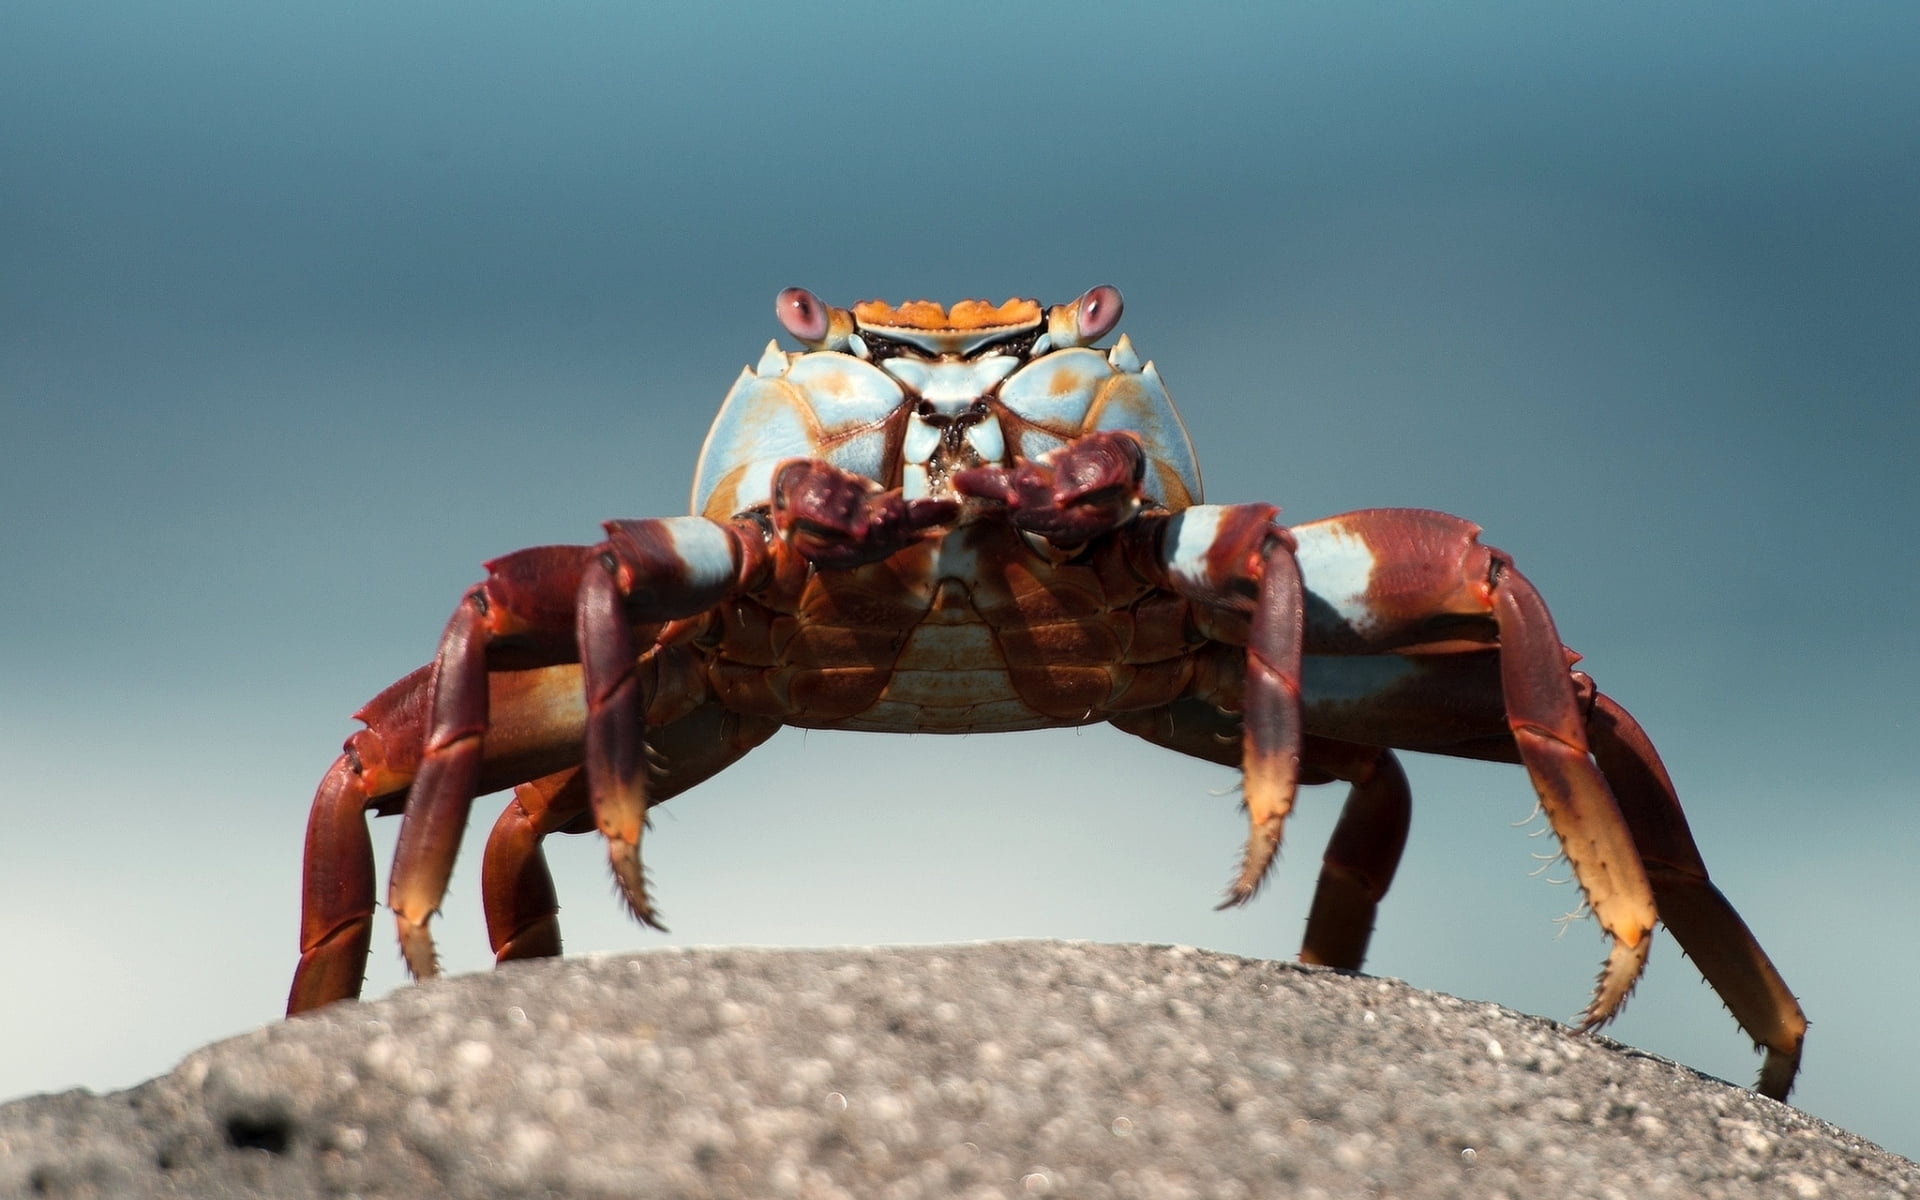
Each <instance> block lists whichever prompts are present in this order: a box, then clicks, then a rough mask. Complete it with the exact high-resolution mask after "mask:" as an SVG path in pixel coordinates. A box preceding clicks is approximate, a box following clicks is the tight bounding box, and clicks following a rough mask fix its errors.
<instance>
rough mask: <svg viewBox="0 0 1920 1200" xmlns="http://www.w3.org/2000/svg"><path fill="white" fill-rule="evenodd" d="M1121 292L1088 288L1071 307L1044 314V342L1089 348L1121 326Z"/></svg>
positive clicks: (1104, 287) (1110, 287)
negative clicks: (1045, 326) (1045, 332)
mask: <svg viewBox="0 0 1920 1200" xmlns="http://www.w3.org/2000/svg"><path fill="white" fill-rule="evenodd" d="M1122 307H1123V306H1122V303H1121V300H1120V289H1119V288H1117V287H1114V286H1113V285H1112V284H1110V283H1103V284H1101V285H1100V286H1099V287H1096V288H1088V289H1087V290H1086V291H1085V292H1083V293H1081V296H1080V298H1079V299H1078V300H1075V301H1074V302H1073V303H1072V304H1062V305H1060V306H1059V307H1058V308H1055V309H1052V310H1051V311H1049V312H1048V313H1047V340H1048V342H1049V343H1050V345H1052V346H1056V347H1066V346H1090V345H1092V344H1093V343H1095V342H1097V341H1099V340H1100V339H1101V338H1103V337H1105V336H1107V335H1108V334H1109V333H1112V332H1113V327H1114V326H1116V325H1118V324H1119V323H1120V310H1121V308H1122Z"/></svg>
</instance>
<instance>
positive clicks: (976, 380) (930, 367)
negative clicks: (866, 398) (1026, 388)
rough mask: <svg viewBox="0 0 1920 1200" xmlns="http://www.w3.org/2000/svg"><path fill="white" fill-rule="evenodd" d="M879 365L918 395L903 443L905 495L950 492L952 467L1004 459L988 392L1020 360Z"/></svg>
mask: <svg viewBox="0 0 1920 1200" xmlns="http://www.w3.org/2000/svg"><path fill="white" fill-rule="evenodd" d="M880 365H881V369H882V370H884V371H886V372H887V373H888V374H889V375H892V376H893V377H894V379H895V380H897V381H898V382H899V383H900V384H901V386H902V387H904V388H906V389H907V390H908V391H909V392H910V393H912V395H913V396H914V397H915V399H914V400H913V401H912V402H911V403H912V404H913V411H912V414H911V415H910V416H909V417H908V418H907V435H906V439H905V441H904V443H903V444H902V445H901V449H900V457H901V472H900V486H901V488H902V490H903V491H904V492H905V494H906V498H907V499H909V500H923V499H935V498H945V497H949V496H951V495H953V488H952V486H951V485H950V484H949V483H948V482H947V480H948V477H949V476H950V475H952V473H953V472H955V471H964V470H966V469H967V468H968V467H978V466H985V465H987V464H990V463H993V464H998V463H1002V462H1004V461H1005V459H1006V455H1007V440H1006V437H1005V435H1004V434H1003V433H1002V432H1001V430H1000V420H999V418H998V417H996V416H994V414H993V410H992V409H990V408H988V407H987V403H986V397H987V396H988V395H990V394H991V393H992V392H993V390H994V389H995V388H998V387H999V386H1000V384H1001V382H1002V381H1004V380H1005V379H1006V378H1007V376H1009V375H1011V374H1013V372H1014V371H1015V370H1016V369H1017V368H1018V367H1019V366H1020V360H1019V359H1018V358H1015V357H1014V356H1012V355H1009V354H993V355H988V356H987V357H985V358H976V359H973V360H972V361H968V362H926V361H924V360H919V359H912V358H890V359H888V360H886V361H885V362H883V363H881V364H880Z"/></svg>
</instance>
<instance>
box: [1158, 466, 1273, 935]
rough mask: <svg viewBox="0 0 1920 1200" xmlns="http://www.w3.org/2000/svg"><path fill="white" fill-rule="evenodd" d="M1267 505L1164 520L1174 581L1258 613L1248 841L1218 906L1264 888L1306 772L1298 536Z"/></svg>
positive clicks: (1249, 657)
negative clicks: (1302, 750) (1303, 761)
mask: <svg viewBox="0 0 1920 1200" xmlns="http://www.w3.org/2000/svg"><path fill="white" fill-rule="evenodd" d="M1276 511H1277V510H1276V509H1274V508H1273V507H1272V506H1271V505H1265V504H1239V505H1233V506H1230V507H1227V506H1220V505H1210V504H1201V505H1194V506H1193V507H1191V508H1188V509H1186V510H1184V511H1182V512H1181V513H1180V514H1179V515H1177V516H1175V517H1174V518H1173V519H1172V520H1170V521H1168V522H1167V523H1166V526H1165V540H1164V542H1163V546H1162V551H1161V553H1162V555H1163V560H1164V561H1163V564H1162V565H1163V568H1164V569H1165V571H1166V573H1167V582H1168V583H1169V584H1170V585H1171V586H1172V588H1173V589H1174V590H1175V591H1176V592H1179V593H1180V594H1181V595H1183V596H1185V597H1187V598H1188V599H1189V600H1192V601H1194V602H1195V603H1196V604H1197V605H1199V606H1200V608H1201V609H1202V611H1203V613H1205V612H1213V613H1221V614H1231V615H1235V616H1237V615H1238V614H1246V613H1251V617H1252V620H1251V622H1250V625H1249V626H1248V629H1247V632H1246V634H1245V638H1246V678H1245V680H1244V682H1243V684H1242V711H1241V725H1242V733H1241V738H1242V743H1241V755H1240V769H1241V776H1242V787H1243V796H1244V798H1245V801H1246V808H1247V824H1248V834H1247V848H1246V852H1245V854H1244V855H1243V856H1242V859H1241V865H1240V870H1239V871H1238V872H1237V873H1236V874H1235V876H1234V880H1233V882H1232V883H1231V884H1229V885H1228V887H1227V895H1226V899H1224V900H1222V901H1221V903H1220V907H1222V908H1229V907H1232V906H1234V905H1239V904H1245V903H1246V902H1247V901H1248V900H1250V899H1252V898H1253V895H1254V893H1255V892H1256V891H1258V890H1259V888H1260V884H1261V882H1262V881H1263V880H1264V879H1265V878H1266V875H1267V871H1268V870H1269V869H1270V868H1271V867H1272V866H1273V859H1274V855H1275V854H1277V853H1278V852H1279V850H1280V837H1281V831H1282V829H1283V828H1284V826H1285V824H1286V819H1287V814H1288V813H1290V812H1292V811H1293V798H1294V791H1295V788H1296V787H1297V785H1298V783H1299V778H1300V744H1301V730H1300V657H1301V649H1302V640H1303V630H1304V627H1305V620H1306V618H1305V599H1304V595H1303V591H1302V585H1301V579H1300V568H1299V565H1298V564H1297V563H1296V562H1295V561H1294V549H1295V547H1294V541H1293V536H1292V535H1291V534H1289V533H1288V532H1287V531H1286V530H1285V529H1283V528H1281V527H1280V526H1278V525H1275V524H1274V523H1273V515H1274V513H1275V512H1276Z"/></svg>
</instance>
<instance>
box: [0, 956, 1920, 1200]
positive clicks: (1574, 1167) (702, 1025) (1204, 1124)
mask: <svg viewBox="0 0 1920 1200" xmlns="http://www.w3.org/2000/svg"><path fill="white" fill-rule="evenodd" d="M0 1195H5V1196H26V1195H32V1196H54V1197H94V1196H100V1197H106V1196H112V1197H133V1196H202V1197H219V1196H248V1197H253V1196H269V1197H304V1196H340V1195H358V1196H363V1197H374V1196H407V1197H416V1196H454V1197H493V1196H502V1197H504V1196H528V1195H544V1196H564V1197H602V1196H604V1197H614V1196H648V1197H708V1196H751V1197H778V1196H793V1197H809V1198H810V1197H840V1196H887V1197H899V1198H903V1200H904V1198H908V1197H920V1196H924V1197H969V1198H986V1197H1013V1196H1031V1195H1058V1196H1076V1197H1115V1198H1118V1197H1153V1198H1155V1200H1166V1198H1175V1197H1194V1198H1196V1200H1198V1198H1202V1197H1256V1196H1273V1195H1290V1196H1298V1197H1327V1198H1342V1200H1344V1198H1346V1197H1354V1196H1369V1195H1377V1196H1395V1197H1430V1196H1431V1197H1441V1196H1476V1197H1480V1196H1516V1197H1517V1196H1527V1197H1535V1196H1555V1197H1584V1196H1594V1197H1602V1196H1604V1197H1636V1198H1637V1197H1649V1198H1651V1197H1668V1196H1670V1197H1689V1198H1691V1197H1717V1196H1754V1195H1766V1196H1786V1197H1848V1196H1874V1197H1885V1196H1902V1195H1916V1196H1920V1166H1916V1165H1915V1164H1914V1163H1912V1162H1909V1161H1907V1160H1906V1159H1903V1158H1900V1157H1898V1156H1895V1155H1891V1154H1888V1153H1886V1152H1885V1151H1883V1150H1881V1149H1879V1148H1878V1147H1876V1146H1874V1145H1872V1144H1871V1143H1869V1142H1866V1141H1864V1140H1862V1139H1860V1138H1858V1137H1855V1136H1853V1135H1851V1134H1848V1133H1846V1132H1845V1131H1843V1130H1840V1129H1837V1128H1835V1127H1834V1126H1832V1125H1829V1124H1827V1123H1825V1122H1823V1121H1819V1120H1816V1119H1815V1118H1812V1117H1809V1116H1807V1115H1806V1114H1804V1113H1801V1112H1799V1111H1797V1110H1795V1109H1793V1108H1790V1107H1787V1106H1786V1105H1782V1104H1776V1103H1774V1102H1773V1101H1771V1100H1767V1099H1763V1098H1761V1097H1759V1096H1756V1095H1755V1094H1753V1093H1752V1092H1749V1091H1746V1090H1745V1089H1742V1088H1737V1087H1733V1086H1730V1085H1728V1084H1725V1083H1722V1082H1719V1081H1717V1080H1713V1079H1710V1078H1707V1077H1706V1076H1702V1075H1700V1074H1698V1073H1696V1072H1693V1071H1690V1070H1688V1069H1686V1068H1684V1067H1681V1066H1678V1065H1676V1064H1674V1063H1670V1062H1666V1061H1664V1060H1662V1059H1657V1058H1654V1057H1652V1056H1650V1055H1645V1054H1640V1053H1636V1052H1634V1051H1630V1050H1625V1049H1623V1048H1621V1047H1619V1046H1617V1045H1615V1044H1614V1043H1611V1042H1608V1041H1606V1040H1605V1039H1601V1038H1594V1037H1587V1036H1582V1035H1579V1034H1575V1033H1572V1032H1570V1031H1569V1030H1567V1029H1566V1028H1565V1027H1563V1026H1560V1025H1557V1024H1554V1023H1553V1022H1550V1021H1545V1020H1541V1019H1539V1018H1535V1017H1527V1016H1522V1015H1520V1014H1517V1013H1514V1012H1510V1011H1508V1010H1506V1009H1502V1008H1499V1007H1498V1006H1496V1005H1492V1004H1479V1003H1469V1002H1467V1001H1463V1000H1457V999H1454V998H1452V997H1450V996H1442V995H1436V994H1433V993H1430V992H1422V991H1418V990H1416V989H1414V988H1411V987H1408V986H1406V985H1405V984H1402V983H1398V982H1394V981H1391V980H1381V979H1371V978H1367V977H1364V976H1355V975H1345V974H1341V973H1338V972H1333V971H1327V970H1320V969H1312V968H1305V967H1300V966H1296V965H1294V964H1291V963H1275V962H1263V961H1258V960H1251V959H1244V958H1235V957H1232V956H1229V955H1223V954H1212V953H1207V952H1203V951H1198V950H1191V949H1185V948H1180V947H1165V946H1103V945H1087V944H1071V943H1057V942H1019V943H995V944H986V945H970V946H940V947H924V948H907V949H876V950H818V951H788V950H690V951H655V952H651V953H644V954H638V955H633V956H627V957H618V958H597V959H569V960H564V961H561V960H548V961H545V962H538V963H528V964H519V965H515V966H512V967H509V968H507V969H504V970H501V971H497V972H493V973H490V974H486V975H475V976H469V977H466V978H461V979H454V980H448V981H436V982H434V983H430V984H428V985H426V986H423V987H418V988H407V989H403V990H401V991H400V992H398V993H396V994H395V995H393V996H390V997H388V998H386V999H384V1000H380V1001H377V1002H375V1003H371V1004H364V1005H356V1004H341V1005H335V1006H333V1007H331V1008H329V1009H326V1010H323V1011H321V1012H318V1013H315V1014H312V1015H310V1016H307V1017H303V1018H301V1019H299V1020H295V1021H288V1022H282V1023H279V1024H275V1025H270V1026H268V1027H266V1028H265V1029H261V1030H258V1031H255V1032H253V1033H250V1034H247V1035H245V1036H242V1037H237V1038H233V1039H231V1040H229V1041H225V1042H221V1043H218V1044H216V1045H213V1046H210V1047H207V1048H206V1049H204V1050H200V1051H197V1052H195V1053H194V1054H193V1055H191V1056H190V1057H188V1058H187V1060H186V1061H185V1062H183V1063H182V1064H181V1065H180V1066H179V1068H178V1069H176V1070H175V1071H174V1072H173V1073H172V1074H170V1075H167V1076H164V1077H162V1078H160V1079H156V1080H153V1081H151V1082H149V1083H146V1084H142V1085H141V1086H139V1087H136V1088H133V1089H131V1090H129V1091H125V1092H119V1093H115V1094H113V1095H108V1096H94V1095H91V1094H89V1093H86V1092H78V1091H76V1092H69V1093H66V1094H64V1095H57V1096H39V1097H33V1098H29V1099H26V1100H20V1101H15V1102H13V1103H11V1104H7V1105H5V1106H0Z"/></svg>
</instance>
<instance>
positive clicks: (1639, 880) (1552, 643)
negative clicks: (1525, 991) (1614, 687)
mask: <svg viewBox="0 0 1920 1200" xmlns="http://www.w3.org/2000/svg"><path fill="white" fill-rule="evenodd" d="M1496 564H1497V565H1496V568H1495V576H1494V580H1493V589H1494V595H1493V607H1494V617H1495V619H1496V620H1497V621H1498V622H1499V626H1500V678H1501V685H1502V688H1503V690H1504V691H1505V693H1506V704H1507V724H1508V726H1509V728H1511V729H1512V730H1513V740H1514V744H1515V746H1516V747H1517V748H1518V750H1519V751H1520V759H1521V761H1522V762H1524V763H1525V764H1526V767H1527V773H1528V775H1530V776H1531V777H1532V779H1533V786H1534V790H1535V791H1536V792H1537V793H1539V796H1540V805H1541V807H1542V808H1543V809H1545V810H1546V814H1547V820H1548V821H1549V822H1550V823H1551V824H1552V826H1553V832H1554V834H1555V835H1556V836H1558V837H1559V839H1560V849H1561V852H1562V853H1564V854H1565V855H1566V856H1567V861H1568V862H1569V863H1570V864H1572V866H1573V874H1574V878H1575V879H1577V880H1578V881H1579V883H1580V890H1581V891H1582V892H1584V893H1585V894H1586V899H1587V904H1588V905H1589V906H1590V907H1591V908H1592V909H1593V915H1594V917H1595V918H1596V919H1597V920H1598V921H1599V922H1600V928H1601V929H1602V930H1604V931H1605V932H1606V935H1607V937H1608V938H1609V939H1610V940H1611V947H1610V950H1609V953H1608V955H1607V961H1606V964H1605V966H1603V967H1602V968H1601V970H1600V978H1599V982H1598V984H1597V985H1596V987H1595V989H1594V994H1593V1000H1592V1002H1591V1003H1590V1004H1588V1006H1587V1009H1586V1011H1585V1012H1584V1013H1583V1014H1581V1018H1580V1024H1581V1027H1582V1028H1585V1029H1593V1028H1596V1027H1597V1026H1600V1025H1604V1024H1605V1023H1606V1022H1607V1021H1609V1020H1611V1019H1612V1018H1613V1016H1614V1015H1615V1014H1616V1013H1618V1012H1619V1011H1620V1006H1621V1005H1622V1004H1623V1003H1625V1001H1626V998H1627V995H1628V993H1630V992H1631V991H1632V990H1633V985H1634V984H1635V983H1637V982H1638V981H1639V979H1640V973H1641V971H1642V970H1644V969H1645V968H1646V965H1647V951H1648V949H1649V948H1650V946H1651V944H1652V935H1653V923H1654V921H1655V919H1656V918H1657V916H1658V913H1657V911H1656V909H1655V907H1654V901H1653V885H1652V884H1651V883H1650V882H1649V881H1648V879H1647V872H1646V869H1645V867H1643V866H1642V865H1641V862H1640V852H1639V850H1638V849H1637V848H1636V847H1635V846H1634V843H1633V836H1632V834H1631V833H1629V832H1628V830H1627V823H1626V820H1625V818H1624V817H1622V815H1621V813H1620V807H1619V805H1618V804H1616V803H1615V802H1614V797H1613V793H1612V792H1611V791H1610V790H1609V789H1608V787H1607V781H1606V779H1605V777H1604V776H1602V775H1601V773H1600V768H1599V767H1598V766H1597V765H1596V764H1595V763H1594V761H1593V758H1592V757H1591V756H1590V754H1589V753H1588V748H1587V738H1586V731H1585V725H1586V723H1585V722H1584V721H1583V720H1582V719H1581V717H1580V711H1579V704H1578V701H1577V698H1576V695H1575V690H1574V682H1573V676H1572V672H1570V671H1569V670H1568V669H1567V656H1566V650H1565V648H1564V647H1563V646H1561V644H1560V637H1559V634H1557V633H1556V632H1555V631H1554V628H1553V618H1552V617H1550V616H1549V615H1548V614H1547V606H1546V604H1545V603H1544V602H1543V601H1542V600H1541V599H1540V594H1539V593H1538V592H1537V591H1535V590H1534V587H1533V585H1532V584H1531V583H1529V582H1527V579H1526V577H1525V576H1523V575H1521V574H1520V572H1518V571H1516V570H1514V569H1513V567H1512V565H1511V564H1509V563H1507V562H1505V561H1504V559H1497V560H1496Z"/></svg>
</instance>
